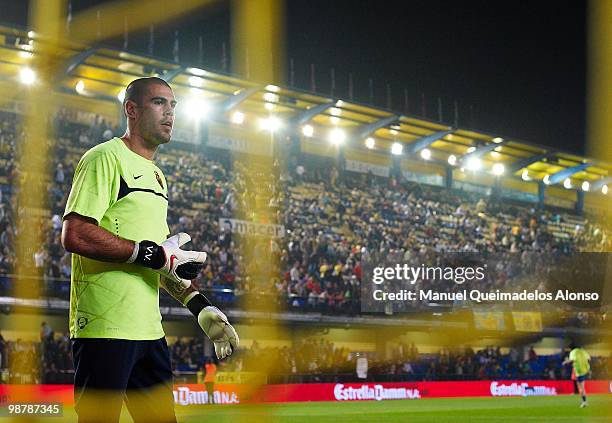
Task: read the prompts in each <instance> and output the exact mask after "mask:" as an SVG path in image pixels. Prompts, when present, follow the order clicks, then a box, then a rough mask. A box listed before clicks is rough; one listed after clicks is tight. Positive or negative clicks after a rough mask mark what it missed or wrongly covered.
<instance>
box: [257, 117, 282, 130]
mask: <svg viewBox="0 0 612 423" xmlns="http://www.w3.org/2000/svg"><path fill="white" fill-rule="evenodd" d="M259 126H260V128H261V129H263V130H264V131H270V132H276V131H278V130H279V129H280V127H281V121H280V119H279V118H277V117H274V116H270V117H269V118H266V119H261V120H260V121H259Z"/></svg>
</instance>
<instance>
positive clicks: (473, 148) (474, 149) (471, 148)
mask: <svg viewBox="0 0 612 423" xmlns="http://www.w3.org/2000/svg"><path fill="white" fill-rule="evenodd" d="M474 151H476V147H474V146H472V147H470V148H468V149H467V152H468V154H469V153H473V152H474Z"/></svg>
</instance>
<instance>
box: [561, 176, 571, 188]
mask: <svg viewBox="0 0 612 423" xmlns="http://www.w3.org/2000/svg"><path fill="white" fill-rule="evenodd" d="M563 186H564V187H565V189H571V188H572V180H571V179H570V178H565V181H563Z"/></svg>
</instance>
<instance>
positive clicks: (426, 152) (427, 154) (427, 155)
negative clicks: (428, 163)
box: [421, 148, 431, 160]
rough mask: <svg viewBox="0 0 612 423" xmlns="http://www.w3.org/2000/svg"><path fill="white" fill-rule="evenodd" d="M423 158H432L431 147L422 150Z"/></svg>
mask: <svg viewBox="0 0 612 423" xmlns="http://www.w3.org/2000/svg"><path fill="white" fill-rule="evenodd" d="M421 158H422V159H423V160H429V159H431V150H430V149H429V148H424V149H422V150H421Z"/></svg>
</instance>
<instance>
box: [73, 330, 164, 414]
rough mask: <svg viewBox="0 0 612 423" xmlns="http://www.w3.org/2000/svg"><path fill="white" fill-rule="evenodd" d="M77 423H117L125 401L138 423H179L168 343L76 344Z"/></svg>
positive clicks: (86, 340) (107, 341) (76, 341)
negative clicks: (177, 420) (175, 406)
mask: <svg viewBox="0 0 612 423" xmlns="http://www.w3.org/2000/svg"><path fill="white" fill-rule="evenodd" d="M72 355H73V359H74V369H75V373H74V400H75V410H76V412H77V414H78V416H79V423H85V422H116V421H119V416H120V414H121V407H122V404H123V402H124V401H125V403H126V405H127V408H128V411H129V412H130V415H131V416H132V418H133V419H134V421H135V422H176V416H175V414H174V395H173V392H172V368H171V366H170V354H169V352H168V345H167V344H166V339H165V338H161V339H157V340H153V341H130V340H125V339H98V338H95V339H94V338H91V339H89V338H78V339H73V340H72Z"/></svg>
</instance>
